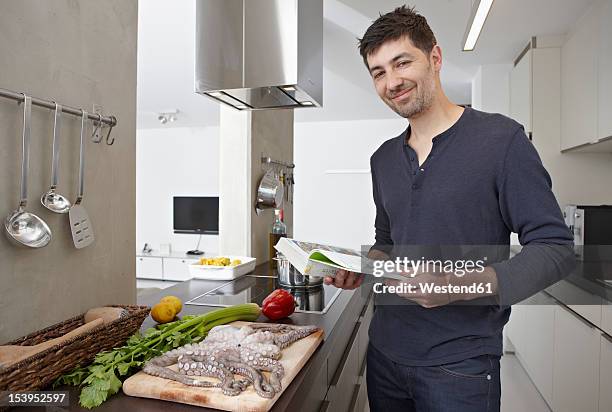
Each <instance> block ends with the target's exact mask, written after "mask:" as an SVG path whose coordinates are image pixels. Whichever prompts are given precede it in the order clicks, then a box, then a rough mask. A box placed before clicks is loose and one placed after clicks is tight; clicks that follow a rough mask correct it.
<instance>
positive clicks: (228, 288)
mask: <svg viewBox="0 0 612 412" xmlns="http://www.w3.org/2000/svg"><path fill="white" fill-rule="evenodd" d="M275 289H284V290H286V291H287V292H289V293H291V294H292V295H293V297H294V298H295V300H296V303H297V306H296V308H295V311H296V312H304V313H317V314H324V313H327V311H328V310H329V308H330V307H331V305H332V304H333V303H334V302H335V300H336V299H337V297H338V295H339V294H340V292H342V290H341V289H338V288H336V287H335V286H331V285H319V286H311V287H307V288H303V287H302V288H299V287H296V288H291V287H286V286H283V285H281V284H280V283H279V282H278V278H277V277H276V276H257V275H245V276H242V277H239V278H237V279H233V280H231V281H227V282H223V283H221V284H220V285H219V286H217V287H215V288H214V289H212V290H209V291H208V292H206V293H203V294H201V295H199V296H196V297H195V298H193V299H191V300H189V301H187V302H185V304H186V305H195V306H217V307H227V306H232V305H237V304H240V303H248V302H253V303H257V304H258V305H259V306H261V304H262V302H263V300H264V299H265V298H266V296H268V295H269V294H270V293H271V292H272V291H273V290H275Z"/></svg>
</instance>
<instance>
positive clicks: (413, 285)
mask: <svg viewBox="0 0 612 412" xmlns="http://www.w3.org/2000/svg"><path fill="white" fill-rule="evenodd" d="M449 279H450V274H447V273H429V272H421V273H419V274H418V275H416V276H414V277H412V276H411V275H410V274H406V280H402V281H399V280H395V279H384V283H385V285H387V286H395V287H398V288H399V287H400V285H401V286H403V287H404V289H405V290H411V292H405V293H401V292H400V293H396V294H397V295H398V296H401V297H402V298H406V299H409V300H411V301H413V302H415V303H417V304H419V305H421V306H423V307H424V308H434V307H437V306H443V305H447V304H449V303H450V302H452V296H451V295H450V294H448V293H429V292H425V291H423V290H422V289H421V286H420V285H419V283H421V284H425V283H431V284H434V285H435V286H447V285H448V283H449ZM408 288H410V289H408Z"/></svg>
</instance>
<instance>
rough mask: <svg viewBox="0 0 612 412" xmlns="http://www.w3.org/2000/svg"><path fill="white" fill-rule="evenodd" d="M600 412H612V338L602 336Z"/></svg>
mask: <svg viewBox="0 0 612 412" xmlns="http://www.w3.org/2000/svg"><path fill="white" fill-rule="evenodd" d="M599 371H600V373H599V412H610V411H612V337H610V336H606V335H601V361H600V362H599Z"/></svg>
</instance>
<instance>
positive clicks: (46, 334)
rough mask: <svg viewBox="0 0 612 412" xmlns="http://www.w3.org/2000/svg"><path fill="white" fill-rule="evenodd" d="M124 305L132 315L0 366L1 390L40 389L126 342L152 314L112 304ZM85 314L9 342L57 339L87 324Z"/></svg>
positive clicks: (135, 307) (34, 342) (21, 343)
mask: <svg viewBox="0 0 612 412" xmlns="http://www.w3.org/2000/svg"><path fill="white" fill-rule="evenodd" d="M108 306H110V307H116V308H124V309H126V310H127V311H128V316H125V317H122V318H119V319H116V320H114V321H112V322H109V323H105V324H103V325H101V326H99V327H97V328H95V329H93V330H91V331H90V332H88V333H85V334H83V335H78V336H76V337H74V338H73V339H70V340H69V341H66V342H63V343H61V344H59V345H55V346H52V347H51V348H49V349H47V350H45V351H43V352H40V353H37V354H35V355H32V356H30V357H28V358H26V359H24V360H22V361H19V362H17V363H16V364H13V365H10V366H9V367H7V368H0V391H28V390H39V389H42V388H45V387H47V386H48V385H50V384H51V383H53V382H54V381H55V380H56V379H57V378H58V377H60V376H61V375H63V374H64V373H66V372H69V371H71V370H72V369H74V368H75V367H77V366H79V365H87V364H89V363H91V362H92V361H93V359H94V357H95V356H96V354H97V353H98V352H101V351H105V350H109V349H112V348H115V347H118V346H121V345H123V344H124V343H125V342H126V341H127V339H128V338H129V337H130V336H131V335H132V334H134V333H135V332H136V331H137V330H138V329H140V326H141V325H142V322H143V321H144V320H145V318H146V317H147V315H148V314H149V308H148V307H147V306H127V305H108ZM84 316H85V314H84V313H83V314H81V315H80V316H76V317H74V318H71V319H68V320H65V321H63V322H61V323H58V324H56V325H53V326H49V327H48V328H45V329H43V330H40V331H38V332H34V333H32V334H30V335H28V336H24V337H22V338H19V339H16V340H14V341H12V342H8V343H7V345H21V346H31V345H37V344H39V343H42V342H45V341H47V340H49V339H53V338H57V337H60V336H63V335H65V334H66V333H68V332H70V331H72V330H73V329H76V328H78V327H79V326H81V325H83V324H84Z"/></svg>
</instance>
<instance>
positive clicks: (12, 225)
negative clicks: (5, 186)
mask: <svg viewBox="0 0 612 412" xmlns="http://www.w3.org/2000/svg"><path fill="white" fill-rule="evenodd" d="M23 100H24V101H23V143H22V146H23V148H22V157H21V199H20V201H19V207H18V208H17V210H15V211H14V212H12V213H11V214H9V215H8V216H7V217H6V219H5V220H4V228H5V229H6V233H7V235H8V236H9V238H10V239H13V240H14V241H16V242H18V243H20V244H22V245H24V246H28V247H32V248H40V247H43V246H47V244H49V242H50V241H51V237H52V236H51V229H49V226H48V225H47V224H46V223H45V221H44V220H42V219H41V218H39V217H38V216H36V215H35V214H33V213H30V212H26V211H25V208H26V205H27V197H28V167H29V164H30V130H31V124H30V123H31V122H30V120H31V118H32V98H31V97H30V96H26V95H25V94H24V95H23Z"/></svg>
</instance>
